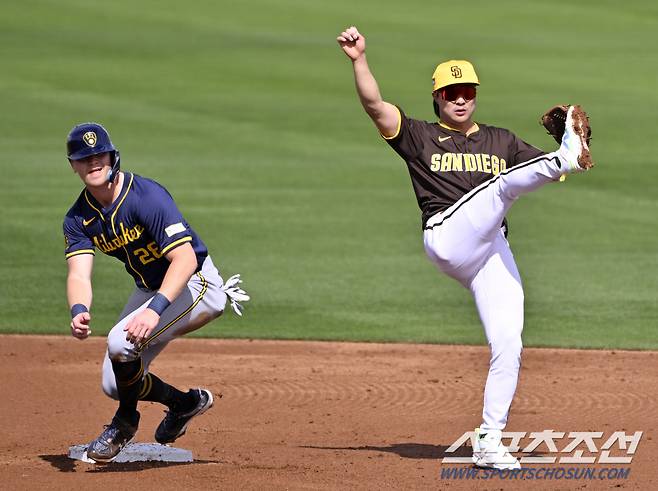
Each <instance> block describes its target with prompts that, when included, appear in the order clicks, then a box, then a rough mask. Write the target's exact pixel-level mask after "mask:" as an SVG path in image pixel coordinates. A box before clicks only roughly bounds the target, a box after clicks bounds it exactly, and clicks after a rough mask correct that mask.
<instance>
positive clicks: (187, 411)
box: [155, 389, 214, 443]
mask: <svg viewBox="0 0 658 491" xmlns="http://www.w3.org/2000/svg"><path fill="white" fill-rule="evenodd" d="M188 394H189V395H190V396H191V397H192V399H193V401H194V402H193V404H192V405H191V406H188V407H183V406H175V407H174V408H170V409H169V410H168V411H166V415H165V417H164V419H163V420H162V422H161V423H160V425H159V426H158V428H157V429H156V430H155V440H156V441H157V442H158V443H172V442H174V441H176V439H177V438H179V437H181V436H183V435H184V434H185V432H186V431H187V426H188V425H189V424H190V421H192V418H194V417H195V416H200V415H202V414H203V413H205V412H206V411H207V410H208V409H210V408H211V407H212V405H213V402H214V399H213V395H212V392H210V391H209V390H208V389H190V391H189V392H188Z"/></svg>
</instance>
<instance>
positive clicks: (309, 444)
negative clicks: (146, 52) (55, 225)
mask: <svg viewBox="0 0 658 491" xmlns="http://www.w3.org/2000/svg"><path fill="white" fill-rule="evenodd" d="M104 345H105V339H103V338H91V339H88V340H86V341H84V342H79V341H77V340H75V339H72V338H68V337H46V336H2V337H0V376H1V379H2V388H3V390H2V397H1V398H0V409H1V414H2V417H3V418H2V420H3V424H2V440H1V441H0V474H1V476H2V477H1V482H2V484H1V487H2V488H3V489H42V488H50V489H132V488H139V489H178V490H181V489H381V488H392V489H437V488H446V489H473V488H478V489H510V488H512V489H610V488H619V487H621V488H625V489H658V445H657V441H656V438H655V437H654V435H653V431H652V430H653V427H654V426H656V406H657V402H658V396H657V395H656V381H657V380H658V366H657V364H658V353H655V352H629V351H616V352H613V351H581V350H556V349H526V350H525V352H524V354H523V368H522V370H521V379H520V384H519V389H518V392H517V397H516V399H515V402H514V406H513V408H512V413H511V418H510V422H509V425H508V428H507V430H508V431H525V432H531V431H542V430H545V429H554V430H557V431H564V432H570V431H601V432H603V433H604V436H605V437H608V436H609V435H611V434H612V433H613V432H614V431H624V432H626V433H627V434H630V433H633V432H635V431H643V432H644V433H643V436H642V439H641V442H640V444H639V446H638V448H637V451H636V453H635V455H634V457H633V461H632V463H631V464H625V465H620V464H614V465H611V464H608V465H603V464H595V465H593V467H596V468H597V469H600V468H604V467H606V468H616V469H619V468H630V475H629V476H628V478H627V479H622V480H619V479H616V480H596V479H594V480H591V479H586V480H564V479H562V480H533V481H529V480H525V481H519V480H517V481H511V480H501V479H496V480H490V481H482V480H480V481H474V480H461V481H460V480H447V479H442V478H441V471H442V469H445V468H446V467H457V468H470V466H469V465H467V464H461V465H456V464H451V465H449V466H448V465H447V464H445V463H442V459H443V458H444V456H450V455H452V454H447V453H446V449H447V448H448V447H449V446H450V445H451V444H452V443H453V442H454V441H455V440H456V439H457V438H458V437H459V436H460V435H462V434H463V433H464V432H465V431H468V430H472V429H473V428H474V427H475V426H477V425H478V423H479V422H480V413H481V409H482V407H481V405H482V389H483V386H484V381H485V377H486V372H487V367H488V350H487V348H486V347H465V346H437V345H410V344H357V343H323V342H288V341H235V340H202V339H180V340H177V341H175V342H173V343H171V345H170V346H169V347H167V349H166V350H165V351H164V352H163V353H162V354H161V355H160V356H159V357H158V358H157V359H156V361H155V363H154V364H153V365H152V367H151V369H152V371H153V372H154V373H156V374H158V375H160V376H161V377H163V378H164V379H165V380H167V381H170V382H171V383H173V384H175V385H178V386H179V387H181V388H185V387H188V386H204V387H207V388H209V389H211V390H212V391H213V392H214V393H215V395H216V397H217V399H216V401H217V402H216V405H215V407H213V409H212V410H210V411H209V412H208V413H206V414H205V415H203V416H201V417H200V418H198V419H196V420H194V421H193V423H192V424H191V425H190V428H189V430H188V434H187V435H185V436H184V437H182V438H181V439H180V440H178V441H177V442H176V445H177V446H180V447H182V448H187V449H190V450H192V451H193V453H194V457H195V462H194V463H191V464H167V465H163V464H162V463H159V464H156V463H133V464H110V465H106V466H101V465H98V466H95V465H88V464H84V463H81V462H76V461H73V460H70V459H68V458H67V456H66V454H67V450H68V447H69V446H70V445H73V444H78V443H83V442H86V441H89V440H90V439H92V438H94V437H95V436H97V434H98V433H99V432H100V431H101V430H102V427H103V424H106V423H108V422H109V420H110V419H111V416H112V414H113V412H114V409H115V407H116V406H115V403H114V401H111V400H110V399H108V398H106V397H105V396H104V395H103V394H102V392H101V389H100V366H101V361H102V356H103V351H104ZM220 397H221V398H220ZM140 411H141V413H142V422H141V425H140V430H139V432H138V433H137V437H136V441H141V442H152V441H153V431H154V429H155V427H156V426H157V424H158V422H159V420H160V419H161V417H162V416H163V412H162V407H161V406H159V405H156V404H152V403H140ZM524 442H527V440H524ZM569 442H571V440H568V439H566V438H565V439H564V440H561V443H560V445H561V446H562V447H563V446H566V444H568V443H569ZM600 443H602V442H601V441H599V444H600ZM578 448H580V449H586V447H585V446H584V445H580V446H579V447H578ZM469 450H470V449H467V448H463V449H462V450H460V451H458V452H457V453H456V455H457V456H465V455H468V451H469ZM539 453H541V452H539ZM612 454H616V455H619V456H623V455H625V454H624V453H623V452H621V451H620V450H619V449H617V451H616V452H612ZM545 455H553V456H559V455H558V454H550V453H548V452H547V453H546V454H545ZM584 455H585V456H588V455H594V454H591V453H589V452H588V451H587V450H585V453H584ZM597 455H599V454H597ZM564 465H565V464H557V463H556V464H543V465H539V464H529V465H528V466H526V467H542V466H543V467H558V466H564ZM579 465H580V466H584V464H579Z"/></svg>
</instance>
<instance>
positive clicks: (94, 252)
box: [66, 249, 96, 259]
mask: <svg viewBox="0 0 658 491" xmlns="http://www.w3.org/2000/svg"><path fill="white" fill-rule="evenodd" d="M78 254H91V255H92V256H95V255H96V251H94V250H93V249H80V250H79V251H73V252H69V253H68V254H67V255H66V259H68V258H70V257H73V256H77V255H78Z"/></svg>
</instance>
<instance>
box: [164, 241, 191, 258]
mask: <svg viewBox="0 0 658 491" xmlns="http://www.w3.org/2000/svg"><path fill="white" fill-rule="evenodd" d="M191 241H192V237H189V236H188V237H183V238H182V239H178V240H176V241H174V242H172V243H171V244H169V245H168V246H167V247H165V248H164V249H162V250H161V251H160V254H162V255H163V256H164V255H165V254H167V253H168V252H169V251H170V250H172V249H173V248H174V247H176V246H177V245H180V244H182V243H183V242H191Z"/></svg>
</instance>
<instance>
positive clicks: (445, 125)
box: [439, 121, 480, 136]
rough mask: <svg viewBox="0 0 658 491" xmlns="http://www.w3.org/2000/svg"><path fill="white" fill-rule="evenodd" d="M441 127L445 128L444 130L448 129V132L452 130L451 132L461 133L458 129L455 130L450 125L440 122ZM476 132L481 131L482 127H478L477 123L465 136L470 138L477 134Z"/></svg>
mask: <svg viewBox="0 0 658 491" xmlns="http://www.w3.org/2000/svg"><path fill="white" fill-rule="evenodd" d="M439 126H443V127H444V128H446V129H448V130H450V131H459V132H460V133H461V131H460V130H458V129H457V128H453V127H452V126H450V125H447V124H445V123H444V122H443V121H439ZM476 131H480V127H479V126H478V124H477V123H473V126H471V127H470V128H469V129H468V131H467V132H466V133H465V135H466V136H468V135H472V134H473V133H475V132H476Z"/></svg>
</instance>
